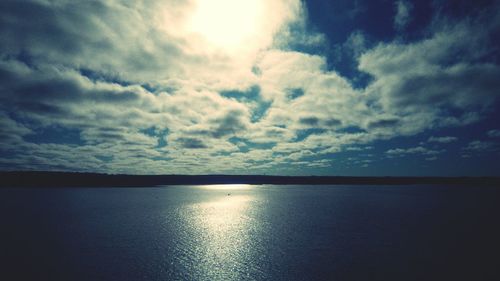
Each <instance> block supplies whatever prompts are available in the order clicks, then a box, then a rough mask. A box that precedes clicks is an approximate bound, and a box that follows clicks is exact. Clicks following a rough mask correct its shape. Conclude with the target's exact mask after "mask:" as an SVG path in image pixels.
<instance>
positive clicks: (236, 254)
mask: <svg viewBox="0 0 500 281" xmlns="http://www.w3.org/2000/svg"><path fill="white" fill-rule="evenodd" d="M200 188H201V190H200V192H203V193H207V197H206V198H208V200H205V201H202V202H199V203H195V204H191V205H190V206H189V207H188V209H187V210H185V213H184V214H183V218H184V221H185V222H186V226H185V227H187V229H188V231H189V233H190V234H191V235H192V236H191V237H192V238H191V240H192V241H191V243H192V245H189V246H190V247H192V248H193V249H196V250H195V251H194V252H191V253H190V258H192V259H194V260H193V261H192V263H193V264H196V267H197V268H196V274H195V275H196V276H197V278H195V279H198V278H200V279H207V280H241V279H246V278H248V276H244V275H245V274H247V273H248V272H249V270H248V264H249V261H250V260H251V253H252V252H251V251H252V250H251V249H252V245H251V244H252V240H251V233H252V232H253V231H254V230H253V228H255V225H256V223H255V222H254V220H255V219H254V217H253V216H252V212H253V210H254V208H252V202H253V201H254V200H256V198H255V196H254V195H252V194H251V193H250V192H248V188H250V185H207V186H201V187H200ZM191 277H194V276H191Z"/></svg>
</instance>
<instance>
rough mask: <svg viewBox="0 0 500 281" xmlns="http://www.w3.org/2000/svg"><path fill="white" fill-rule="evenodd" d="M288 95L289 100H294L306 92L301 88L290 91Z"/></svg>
mask: <svg viewBox="0 0 500 281" xmlns="http://www.w3.org/2000/svg"><path fill="white" fill-rule="evenodd" d="M286 95H287V97H288V98H289V99H291V100H294V99H296V98H299V97H301V96H303V95H304V90H303V89H301V88H294V89H288V90H287V91H286Z"/></svg>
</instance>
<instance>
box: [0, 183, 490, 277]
mask: <svg viewBox="0 0 500 281" xmlns="http://www.w3.org/2000/svg"><path fill="white" fill-rule="evenodd" d="M0 280H5V281H9V280H37V281H39V280H68V281H70V280H89V281H97V280H119V281H126V280H134V281H139V280H144V281H155V280H276V281H277V280H340V281H342V280H367V281H368V280H384V281H386V280H402V281H403V280H500V187H494V186H491V187H488V186H480V187H479V186H477V187H474V186H444V185H443V186H435V185H434V186H433V185H404V186H397V185H395V186H354V185H352V186H347V185H344V186H342V185H331V186H327V185H317V186H308V185H204V186H203V185H199V186H158V187H138V188H113V187H93V188H2V189H0Z"/></svg>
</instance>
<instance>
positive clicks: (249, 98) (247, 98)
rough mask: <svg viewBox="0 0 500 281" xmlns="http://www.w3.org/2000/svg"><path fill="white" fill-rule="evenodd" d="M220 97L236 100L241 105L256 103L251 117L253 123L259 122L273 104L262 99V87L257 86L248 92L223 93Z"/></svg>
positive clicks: (232, 91) (231, 91)
mask: <svg viewBox="0 0 500 281" xmlns="http://www.w3.org/2000/svg"><path fill="white" fill-rule="evenodd" d="M220 95H221V96H223V97H226V98H231V99H235V100H237V101H239V102H241V103H247V104H248V103H250V104H251V103H255V104H256V106H254V107H253V110H252V116H251V120H252V122H258V121H259V120H260V119H261V118H262V117H264V115H265V114H266V113H267V110H268V109H269V108H270V107H271V102H268V101H265V100H263V99H262V95H261V94H260V87H259V86H257V85H254V86H252V87H250V88H249V89H248V90H247V91H237V90H229V91H221V92H220Z"/></svg>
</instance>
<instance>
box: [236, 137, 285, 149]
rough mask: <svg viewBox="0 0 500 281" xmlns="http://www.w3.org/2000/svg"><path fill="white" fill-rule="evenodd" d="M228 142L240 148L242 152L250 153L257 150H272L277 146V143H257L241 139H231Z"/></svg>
mask: <svg viewBox="0 0 500 281" xmlns="http://www.w3.org/2000/svg"><path fill="white" fill-rule="evenodd" d="M228 141H229V142H230V143H232V144H234V145H236V146H238V147H239V149H240V152H248V151H250V150H255V149H271V148H273V147H275V146H276V142H265V143H256V142H251V141H248V140H247V139H244V138H240V137H231V138H229V139H228Z"/></svg>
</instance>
